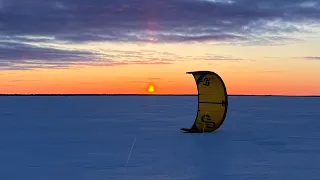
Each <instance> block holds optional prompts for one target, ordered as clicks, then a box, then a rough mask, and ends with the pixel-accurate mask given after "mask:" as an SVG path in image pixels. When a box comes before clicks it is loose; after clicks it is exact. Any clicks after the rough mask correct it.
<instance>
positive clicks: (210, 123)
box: [201, 114, 216, 128]
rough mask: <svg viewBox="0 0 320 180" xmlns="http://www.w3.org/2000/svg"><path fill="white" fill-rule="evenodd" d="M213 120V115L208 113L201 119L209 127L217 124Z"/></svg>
mask: <svg viewBox="0 0 320 180" xmlns="http://www.w3.org/2000/svg"><path fill="white" fill-rule="evenodd" d="M211 120H212V119H211V117H210V116H209V115H207V114H206V115H204V116H202V117H201V121H202V122H203V123H204V124H205V126H206V127H207V128H214V127H215V126H216V123H214V122H213V121H211Z"/></svg>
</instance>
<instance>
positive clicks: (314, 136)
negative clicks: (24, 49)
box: [0, 96, 320, 180]
mask: <svg viewBox="0 0 320 180" xmlns="http://www.w3.org/2000/svg"><path fill="white" fill-rule="evenodd" d="M229 100H230V101H229V103H230V105H229V111H228V114H227V118H226V120H225V123H224V124H223V126H222V127H221V129H219V130H218V131H216V132H214V133H205V134H186V133H182V132H181V131H180V130H179V129H180V128H181V127H191V125H192V123H193V121H194V118H195V116H196V111H197V97H196V96H189V97H188V96H186V97H179V96H176V97H172V96H169V97H160V96H145V97H141V96H131V97H130V96H129V97H125V96H109V97H108V96H95V97H94V96H91V97H90V96H88V97H79V96H78V97H76V96H69V97H28V96H26V97H0V102H1V103H0V118H1V120H0V179H2V180H21V179H28V180H169V179H197V180H271V179H272V180H312V179H320V131H319V129H320V122H319V120H320V108H319V107H320V98H317V97H315V98H311V97H308V98H305V97H234V96H232V97H229Z"/></svg>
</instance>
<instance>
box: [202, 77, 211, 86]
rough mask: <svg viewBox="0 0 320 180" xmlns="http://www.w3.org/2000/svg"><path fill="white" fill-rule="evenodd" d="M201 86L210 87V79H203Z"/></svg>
mask: <svg viewBox="0 0 320 180" xmlns="http://www.w3.org/2000/svg"><path fill="white" fill-rule="evenodd" d="M203 85H205V86H209V85H210V78H204V79H203Z"/></svg>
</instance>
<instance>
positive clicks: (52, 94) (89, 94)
mask: <svg viewBox="0 0 320 180" xmlns="http://www.w3.org/2000/svg"><path fill="white" fill-rule="evenodd" d="M0 96H198V94H91V93H83V94H82V93H81V94H80V93H79V94H71V93H70V94H69V93H50V94H45V93H34V94H33V93H32V94H31V93H30V94H13V93H11V94H0ZM228 96H277V97H279V96H280V97H320V95H277V94H275V95H272V94H262V95H256V94H228Z"/></svg>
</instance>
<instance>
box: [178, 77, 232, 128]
mask: <svg viewBox="0 0 320 180" xmlns="http://www.w3.org/2000/svg"><path fill="white" fill-rule="evenodd" d="M187 74H192V75H193V77H194V79H195V81H196V84H197V89H198V113H197V116H196V119H195V121H194V123H193V125H192V127H191V128H190V129H189V128H181V130H183V131H186V132H198V133H201V132H213V131H215V130H217V129H218V128H219V127H220V126H221V125H222V124H223V121H224V119H225V118H226V115H227V110H228V94H227V89H226V86H225V84H224V82H223V80H222V79H221V77H220V76H219V75H218V74H216V73H215V72H211V71H193V72H187Z"/></svg>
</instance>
